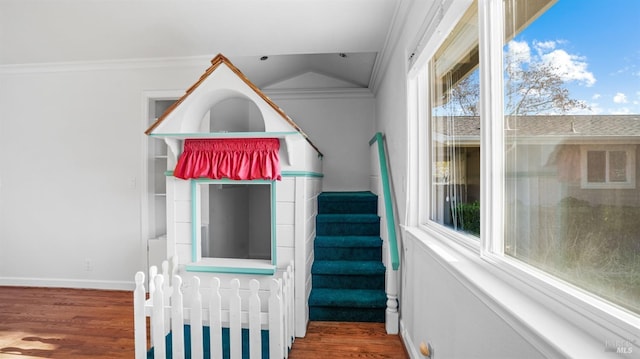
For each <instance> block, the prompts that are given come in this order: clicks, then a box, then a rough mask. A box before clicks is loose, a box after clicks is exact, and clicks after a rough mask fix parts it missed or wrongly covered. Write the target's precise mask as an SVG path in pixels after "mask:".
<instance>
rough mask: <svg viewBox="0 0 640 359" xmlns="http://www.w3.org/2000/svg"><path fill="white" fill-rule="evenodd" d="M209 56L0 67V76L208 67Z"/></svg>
mask: <svg viewBox="0 0 640 359" xmlns="http://www.w3.org/2000/svg"><path fill="white" fill-rule="evenodd" d="M210 61H211V56H209V55H206V56H189V57H165V58H143V59H123V60H101V61H73V62H54V63H30V64H9V65H0V74H1V75H12V74H36V73H55V72H78V71H113V70H136V69H150V68H170V67H192V66H197V67H202V66H209V62H210Z"/></svg>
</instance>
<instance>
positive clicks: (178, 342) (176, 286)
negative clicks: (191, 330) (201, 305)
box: [171, 275, 184, 359]
mask: <svg viewBox="0 0 640 359" xmlns="http://www.w3.org/2000/svg"><path fill="white" fill-rule="evenodd" d="M171 286H172V287H173V293H172V295H171V333H172V334H171V337H172V349H173V350H172V353H173V359H183V358H184V309H183V307H184V306H183V303H184V298H183V295H182V290H181V288H182V278H180V277H179V276H177V275H174V276H173V280H172V281H171Z"/></svg>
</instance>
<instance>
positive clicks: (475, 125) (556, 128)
mask: <svg viewBox="0 0 640 359" xmlns="http://www.w3.org/2000/svg"><path fill="white" fill-rule="evenodd" d="M508 119H509V126H508V128H507V129H506V130H507V132H506V133H507V136H508V137H516V138H562V139H567V138H574V139H585V138H620V137H634V136H640V115H564V116H563V115H554V116H509V117H508ZM448 122H451V124H449V125H448ZM434 125H435V128H434V130H435V132H436V133H438V134H440V135H443V136H445V137H451V136H454V135H455V136H456V137H461V138H466V139H467V140H472V139H474V140H476V141H477V140H479V138H480V118H479V117H477V116H456V117H453V121H447V118H445V117H435V118H434Z"/></svg>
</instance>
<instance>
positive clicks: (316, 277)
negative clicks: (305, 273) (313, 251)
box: [311, 274, 385, 290]
mask: <svg viewBox="0 0 640 359" xmlns="http://www.w3.org/2000/svg"><path fill="white" fill-rule="evenodd" d="M384 277H385V275H384V274H379V275H356V274H351V275H334V274H312V275H311V282H312V283H313V288H314V289H313V290H315V289H317V288H333V289H380V290H384V289H385V288H384Z"/></svg>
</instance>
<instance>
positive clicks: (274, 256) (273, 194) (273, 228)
mask: <svg viewBox="0 0 640 359" xmlns="http://www.w3.org/2000/svg"><path fill="white" fill-rule="evenodd" d="M276 198H278V197H276V181H272V182H271V264H273V265H274V266H277V265H278V258H277V257H278V246H277V243H276V233H277V232H276V218H277V217H276V207H277V206H276Z"/></svg>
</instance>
